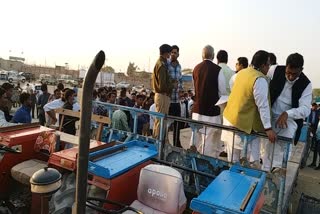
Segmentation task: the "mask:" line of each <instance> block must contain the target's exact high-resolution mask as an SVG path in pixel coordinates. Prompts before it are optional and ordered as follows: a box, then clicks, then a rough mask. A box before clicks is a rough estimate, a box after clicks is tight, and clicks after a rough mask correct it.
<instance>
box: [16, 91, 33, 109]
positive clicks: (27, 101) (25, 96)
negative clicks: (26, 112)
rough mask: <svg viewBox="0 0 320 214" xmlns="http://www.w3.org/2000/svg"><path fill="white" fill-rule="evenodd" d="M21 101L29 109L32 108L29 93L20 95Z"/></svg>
mask: <svg viewBox="0 0 320 214" xmlns="http://www.w3.org/2000/svg"><path fill="white" fill-rule="evenodd" d="M19 101H20V103H21V104H22V105H24V106H27V107H31V106H32V102H31V97H30V94H28V93H25V92H23V93H22V94H20V97H19Z"/></svg>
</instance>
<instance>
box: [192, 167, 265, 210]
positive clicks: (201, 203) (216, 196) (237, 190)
mask: <svg viewBox="0 0 320 214" xmlns="http://www.w3.org/2000/svg"><path fill="white" fill-rule="evenodd" d="M238 169H239V168H235V169H234V170H238ZM246 172H247V174H246ZM251 173H253V172H252V171H251V170H250V171H245V170H244V173H238V172H234V171H229V170H225V171H223V172H222V173H220V175H219V176H218V177H217V178H216V179H215V180H214V181H213V182H212V183H211V184H210V185H209V186H208V187H207V188H206V189H205V190H204V191H203V192H202V193H201V194H200V195H199V196H198V197H197V198H194V199H193V200H192V201H191V205H190V207H191V209H192V210H194V211H197V212H200V213H204V214H205V213H208V214H209V213H210V214H211V213H224V214H227V213H244V214H249V213H252V212H253V210H254V207H255V205H256V202H257V201H258V199H259V197H260V194H261V192H262V190H263V186H264V183H265V180H266V174H265V173H263V172H259V173H260V175H261V176H260V177H255V176H257V175H258V174H259V173H253V174H254V175H255V176H249V175H248V174H251ZM255 182H257V186H256V188H255V190H254V192H253V194H252V196H251V198H250V200H249V202H248V204H247V206H246V209H245V210H244V211H240V206H241V204H242V202H243V200H244V198H245V197H246V195H247V193H248V191H249V189H250V187H251V186H252V185H253V184H254V183H255Z"/></svg>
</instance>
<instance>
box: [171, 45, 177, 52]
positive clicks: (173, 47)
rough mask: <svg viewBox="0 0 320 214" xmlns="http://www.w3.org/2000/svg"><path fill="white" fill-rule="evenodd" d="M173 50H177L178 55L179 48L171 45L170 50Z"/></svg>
mask: <svg viewBox="0 0 320 214" xmlns="http://www.w3.org/2000/svg"><path fill="white" fill-rule="evenodd" d="M173 49H177V51H178V53H179V47H178V45H172V47H171V50H173Z"/></svg>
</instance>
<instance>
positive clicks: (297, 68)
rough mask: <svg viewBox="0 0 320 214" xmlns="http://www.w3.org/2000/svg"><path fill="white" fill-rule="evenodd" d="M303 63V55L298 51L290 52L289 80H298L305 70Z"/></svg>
mask: <svg viewBox="0 0 320 214" xmlns="http://www.w3.org/2000/svg"><path fill="white" fill-rule="evenodd" d="M303 64H304V60H303V56H302V55H300V54H298V53H294V54H290V55H289V56H288V58H287V62H286V78H287V80H289V81H294V80H296V79H297V78H298V77H299V76H300V74H301V72H302V70H303Z"/></svg>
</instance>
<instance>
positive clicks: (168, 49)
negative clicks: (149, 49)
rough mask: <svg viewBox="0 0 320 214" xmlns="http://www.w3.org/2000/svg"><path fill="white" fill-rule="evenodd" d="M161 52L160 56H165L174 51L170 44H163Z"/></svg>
mask: <svg viewBox="0 0 320 214" xmlns="http://www.w3.org/2000/svg"><path fill="white" fill-rule="evenodd" d="M159 50H160V55H163V54H165V53H170V52H171V50H172V47H171V46H170V45H168V44H163V45H161V46H160V48H159Z"/></svg>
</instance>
